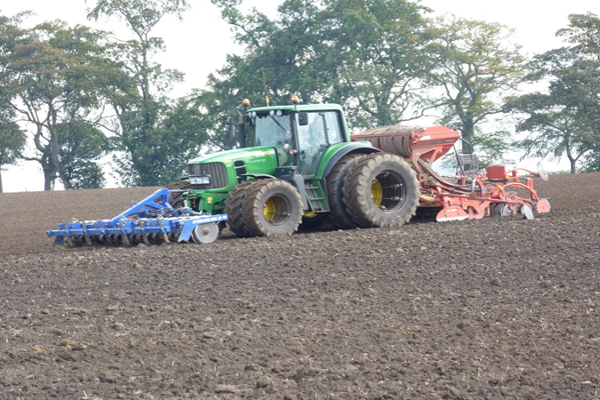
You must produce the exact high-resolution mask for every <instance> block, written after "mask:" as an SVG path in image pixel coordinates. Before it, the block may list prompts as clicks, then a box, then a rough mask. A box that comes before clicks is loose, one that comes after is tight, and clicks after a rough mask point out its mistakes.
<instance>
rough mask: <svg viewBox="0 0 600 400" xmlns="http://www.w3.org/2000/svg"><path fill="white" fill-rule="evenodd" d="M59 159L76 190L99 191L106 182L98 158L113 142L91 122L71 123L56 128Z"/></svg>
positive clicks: (73, 121) (67, 122)
mask: <svg viewBox="0 0 600 400" xmlns="http://www.w3.org/2000/svg"><path fill="white" fill-rule="evenodd" d="M56 132H57V134H58V138H59V139H58V143H59V146H60V148H59V159H60V162H61V164H62V166H63V168H64V173H65V175H66V176H67V178H68V180H69V183H70V185H71V188H72V189H98V188H102V187H103V186H104V184H105V183H106V181H105V178H104V173H103V172H102V167H101V166H100V165H99V164H98V159H99V158H100V157H102V156H104V155H106V154H107V152H108V151H109V150H110V141H109V140H108V139H107V137H106V136H105V135H104V133H103V132H102V131H100V130H99V129H97V128H95V127H94V126H92V125H91V124H90V123H89V122H88V121H77V120H69V121H66V122H63V123H60V124H58V125H57V126H56Z"/></svg>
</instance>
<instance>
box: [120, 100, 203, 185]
mask: <svg viewBox="0 0 600 400" xmlns="http://www.w3.org/2000/svg"><path fill="white" fill-rule="evenodd" d="M149 106H152V107H153V108H149ZM120 121H121V124H122V127H123V132H127V134H123V135H121V136H119V137H117V138H115V143H116V145H117V149H127V152H126V153H125V155H117V156H115V157H114V161H115V163H116V164H117V169H116V172H117V173H118V174H119V177H120V180H121V183H122V184H124V185H126V186H158V185H166V184H169V183H171V182H174V181H177V180H179V179H180V178H181V176H182V173H183V172H184V171H185V167H186V164H187V161H188V160H189V159H191V158H193V157H195V156H196V155H197V154H198V153H199V151H200V148H201V146H202V144H203V143H204V142H206V140H207V136H206V135H207V134H206V132H207V125H208V123H209V122H208V120H207V117H206V116H205V115H203V114H202V113H201V112H200V111H199V109H198V105H197V103H196V102H195V101H194V99H192V98H190V99H188V98H182V99H179V100H178V101H177V102H175V103H172V102H168V101H167V100H163V101H162V102H151V103H145V104H144V108H140V109H132V110H131V111H127V112H125V113H123V115H122V116H121V118H120Z"/></svg>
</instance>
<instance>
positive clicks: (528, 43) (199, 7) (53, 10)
mask: <svg viewBox="0 0 600 400" xmlns="http://www.w3.org/2000/svg"><path fill="white" fill-rule="evenodd" d="M191 3H192V9H191V10H190V11H188V12H186V13H185V14H184V16H183V21H178V20H176V19H175V18H173V17H169V18H166V19H165V20H163V21H161V23H160V24H159V25H158V26H157V28H156V30H155V31H153V34H154V35H155V36H158V37H162V38H163V39H164V40H165V45H166V49H167V51H166V53H165V54H163V55H161V57H160V58H159V59H158V60H157V61H158V62H160V63H161V64H162V65H163V66H164V67H166V68H175V69H178V70H180V71H182V72H184V73H185V82H184V83H183V84H180V85H178V86H177V87H175V88H174V90H173V92H172V95H173V96H176V97H177V96H182V95H184V94H186V93H188V92H189V91H190V90H191V89H193V88H203V87H204V85H205V84H206V78H207V76H208V75H209V74H210V73H211V72H214V71H215V70H217V69H218V68H220V67H222V66H223V65H224V64H225V57H226V55H227V54H231V53H236V52H240V51H241V48H239V46H237V45H235V44H234V43H233V41H232V33H231V31H230V28H229V26H228V25H227V24H226V23H225V22H224V21H223V20H222V19H221V17H220V13H219V10H218V9H217V8H216V7H215V6H213V5H212V4H210V1H209V0H191ZM279 3H280V1H273V0H245V1H244V5H245V6H246V7H257V8H258V9H259V10H261V11H263V12H264V13H266V14H267V15H269V16H275V15H276V8H277V4H279ZM552 3H553V4H550V2H548V1H546V0H544V1H541V0H504V1H501V2H491V1H481V0H421V4H422V5H424V6H426V7H429V8H431V9H433V10H434V15H436V14H446V13H452V14H454V15H456V16H459V17H463V18H469V19H478V20H484V21H487V22H499V23H501V24H504V25H506V26H508V27H510V28H513V29H515V35H514V40H515V42H517V43H519V44H521V45H522V46H523V49H522V50H523V53H524V54H525V55H532V54H535V53H541V52H544V51H547V50H550V49H552V48H556V47H559V46H561V41H560V40H558V39H557V38H556V37H555V33H556V31H557V30H559V29H561V28H564V27H566V26H567V25H568V15H569V14H579V13H587V12H592V13H594V14H600V2H598V1H597V0H570V1H565V2H552ZM93 4H95V1H94V0H87V2H86V0H52V1H49V0H19V1H9V0H0V14H2V15H6V16H12V15H15V14H16V13H18V12H21V11H25V10H29V11H33V12H34V13H35V14H36V16H35V17H33V18H30V19H29V21H30V22H31V23H32V24H33V23H38V22H42V21H46V20H54V19H60V20H63V21H66V22H67V23H69V24H71V25H75V24H82V25H88V26H91V27H93V28H96V29H104V30H108V31H112V32H115V37H116V38H120V39H122V38H124V37H127V35H129V33H128V32H127V30H126V29H125V28H124V27H123V24H122V23H120V22H119V21H117V20H114V19H110V20H109V19H101V20H99V21H98V22H95V21H88V20H87V19H86V15H87V9H88V7H91V6H92V5H93ZM526 164H528V165H525V167H529V168H533V167H534V165H533V164H532V161H529V162H527V163H526ZM535 164H537V162H536V163H535ZM567 166H568V164H565V162H564V160H563V161H562V162H558V163H557V162H548V163H547V165H546V166H545V167H546V169H548V170H550V171H552V170H556V169H560V170H565V169H567ZM552 167H555V168H554V169H553V168H552ZM2 178H3V185H4V192H6V193H8V192H21V191H39V190H43V188H44V181H43V175H42V172H41V168H40V167H39V164H38V163H36V162H21V163H20V164H18V165H17V166H11V167H8V169H7V170H5V171H2ZM110 186H114V183H112V184H110ZM58 188H59V187H57V189H58Z"/></svg>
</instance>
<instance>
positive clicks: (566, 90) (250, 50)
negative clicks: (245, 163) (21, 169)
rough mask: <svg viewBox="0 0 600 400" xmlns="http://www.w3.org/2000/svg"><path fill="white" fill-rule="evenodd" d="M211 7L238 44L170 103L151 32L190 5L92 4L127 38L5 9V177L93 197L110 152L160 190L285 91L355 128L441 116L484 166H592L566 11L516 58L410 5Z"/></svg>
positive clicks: (595, 49)
mask: <svg viewBox="0 0 600 400" xmlns="http://www.w3.org/2000/svg"><path fill="white" fill-rule="evenodd" d="M212 3H213V4H215V5H217V6H218V7H219V8H220V10H221V13H222V17H223V19H224V20H225V21H227V22H228V23H229V24H230V26H231V28H232V32H233V40H235V41H236V42H237V43H238V44H240V45H241V46H242V48H243V49H244V51H243V53H242V54H229V55H228V56H227V59H226V63H225V65H223V67H222V68H220V69H219V70H217V71H215V73H213V74H211V75H210V76H209V77H208V85H207V88H205V89H202V90H198V89H194V90H190V92H189V94H187V95H186V96H184V97H181V98H175V99H174V98H171V97H169V96H168V95H167V93H168V90H169V89H170V88H171V87H172V86H173V85H174V84H175V83H177V82H182V81H183V74H182V73H181V72H179V71H177V70H170V69H164V68H163V67H162V66H161V65H160V64H159V63H157V62H156V61H155V58H156V55H157V54H158V53H160V52H164V51H165V46H164V42H163V40H162V39H161V38H159V37H155V36H153V34H152V33H153V30H154V28H155V27H156V26H157V25H158V24H160V22H161V20H162V19H163V18H164V17H165V16H166V15H174V16H176V17H178V18H183V17H184V16H185V12H186V11H188V10H189V7H190V2H189V0H144V1H142V0H96V1H95V2H94V4H93V6H92V7H91V8H90V9H89V10H88V11H89V14H88V18H89V19H90V21H97V20H98V19H99V18H102V17H109V18H115V19H118V20H119V21H121V23H122V24H124V25H125V26H126V27H127V28H128V29H129V30H130V31H131V33H132V38H131V39H130V40H127V41H116V40H111V39H110V35H108V34H107V32H104V31H102V30H96V29H93V28H90V27H87V26H82V25H77V26H68V25H67V24H66V23H64V22H61V21H52V22H44V23H42V24H39V25H37V26H35V27H33V28H24V26H25V23H26V21H27V18H28V17H29V13H27V12H23V13H20V14H17V15H15V16H10V17H9V16H3V15H2V14H0V168H2V167H4V166H7V165H11V164H14V163H15V162H18V161H19V160H27V161H35V162H38V163H39V164H40V166H41V168H42V171H43V173H44V189H45V190H52V189H53V187H54V185H55V183H56V181H57V180H59V181H60V182H61V183H62V184H63V186H64V187H65V188H66V189H71V188H74V189H78V188H99V187H103V185H104V184H105V179H106V178H105V176H104V173H103V170H102V168H101V166H100V165H99V160H100V159H101V158H102V157H104V156H106V155H112V158H113V162H114V165H115V170H114V174H115V177H116V178H117V179H118V181H119V183H120V184H121V185H125V186H160V185H166V184H168V183H170V182H174V181H177V180H178V179H179V177H180V176H181V174H182V173H183V172H184V170H185V165H186V162H187V161H188V160H189V159H191V158H193V157H195V156H197V155H198V154H200V152H201V151H207V149H212V150H218V149H225V148H226V146H227V144H226V143H227V141H226V130H227V128H226V124H225V121H226V118H227V117H228V116H232V115H235V113H236V110H237V108H238V106H239V104H240V103H241V99H243V98H249V99H250V100H251V101H252V102H253V104H264V102H265V101H266V99H268V101H269V102H270V104H288V102H289V98H290V96H291V95H292V94H295V95H298V96H299V97H300V99H301V101H303V102H310V103H321V102H333V103H339V104H342V105H344V106H345V109H346V110H347V118H348V121H349V124H350V127H351V129H353V130H360V129H366V128H371V127H374V126H380V125H394V124H400V123H410V121H414V120H417V119H419V118H421V117H423V116H431V115H436V116H437V119H438V121H437V122H438V123H440V124H444V125H447V126H450V127H452V128H455V129H457V130H459V131H460V132H461V134H462V137H463V138H464V139H466V140H467V141H469V142H471V143H472V144H473V145H474V146H475V148H476V149H478V153H480V154H481V153H483V155H484V162H485V163H486V164H491V163H497V162H506V161H507V160H506V159H505V157H506V154H507V153H508V152H509V151H510V150H513V149H519V150H520V151H521V152H522V153H523V154H525V156H531V157H542V158H550V159H551V158H561V157H565V156H566V157H567V158H568V159H569V161H570V163H571V172H573V173H575V172H577V171H600V132H599V129H600V128H599V127H600V124H598V123H596V120H597V119H598V118H599V117H600V114H599V108H600V107H599V106H600V73H599V72H600V19H599V18H598V17H597V16H596V15H594V14H592V13H588V14H573V15H570V16H569V19H568V25H567V26H566V27H565V28H563V29H561V30H559V31H558V32H557V35H558V36H559V37H561V38H562V39H563V43H564V46H563V47H560V48H558V49H553V50H550V51H548V52H545V53H543V54H537V55H534V56H533V57H531V58H530V59H527V58H526V57H525V56H524V55H523V54H522V51H521V47H520V46H519V45H518V44H516V43H514V41H513V31H512V30H511V29H509V28H508V27H506V26H503V25H501V24H497V23H494V22H485V21H476V20H469V19H464V18H460V17H456V16H444V17H430V15H431V12H432V11H433V10H431V9H428V8H427V7H424V6H422V5H420V4H419V3H418V2H411V1H408V0H301V1H299V0H286V1H284V2H283V3H282V4H281V5H280V6H279V8H278V13H277V16H276V17H274V18H269V17H267V16H266V15H265V14H264V13H261V12H260V11H259V10H256V9H253V10H252V11H250V12H246V13H245V12H243V11H242V0H212ZM200 6H201V5H200ZM528 84H535V87H541V88H542V89H540V90H539V91H533V90H529V91H527V90H525V89H523V88H526V87H533V86H531V85H529V86H528ZM509 116H510V118H508V117H509ZM509 120H510V121H514V123H513V124H512V126H510V127H508V128H507V126H506V124H505V123H504V124H502V123H496V124H494V123H493V122H494V121H509ZM513 130H514V131H516V132H520V133H522V134H523V135H522V137H524V139H521V140H515V139H514V138H513V133H512V131H513ZM27 139H29V142H30V143H32V145H31V144H30V145H27ZM1 188H2V186H1V175H0V191H1Z"/></svg>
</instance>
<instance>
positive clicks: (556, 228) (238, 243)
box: [0, 174, 600, 400]
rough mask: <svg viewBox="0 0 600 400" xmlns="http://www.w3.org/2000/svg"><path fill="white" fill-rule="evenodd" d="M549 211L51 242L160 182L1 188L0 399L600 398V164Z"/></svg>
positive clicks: (574, 181) (557, 180)
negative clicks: (97, 243) (265, 234)
mask: <svg viewBox="0 0 600 400" xmlns="http://www.w3.org/2000/svg"><path fill="white" fill-rule="evenodd" d="M535 184H536V187H537V188H538V190H539V193H540V195H541V196H542V197H551V198H552V200H551V204H552V211H551V212H550V213H549V214H546V215H543V216H539V217H537V218H536V219H535V220H531V221H528V220H524V219H521V218H516V217H514V218H513V217H506V218H501V217H494V218H486V219H483V220H479V221H462V222H453V223H444V224H440V223H435V222H430V223H425V222H420V221H413V222H412V223H411V224H409V225H406V226H404V227H402V228H400V229H369V230H348V231H341V230H330V231H325V232H309V233H298V234H295V235H293V236H291V237H285V238H252V239H237V238H234V237H233V236H231V235H227V234H224V235H223V237H222V238H220V239H219V240H217V241H216V242H214V243H212V244H210V245H193V244H179V245H177V244H173V245H163V246H152V247H148V246H144V245H140V246H137V247H133V248H77V249H67V248H64V247H52V246H51V242H52V241H51V240H50V239H49V238H48V237H46V235H45V231H46V230H48V229H55V228H56V224H57V223H58V222H61V221H70V220H71V218H73V217H75V218H78V219H92V218H110V217H113V216H114V215H116V214H118V213H119V212H121V211H123V210H124V209H126V208H128V206H129V203H130V201H131V200H140V199H142V198H144V197H145V196H146V195H148V194H150V193H152V192H153V191H154V190H155V189H156V188H136V189H104V190H83V191H63V192H32V193H10V194H0V206H1V211H0V212H1V213H2V214H1V215H2V217H1V218H0V222H1V227H2V230H1V232H0V293H1V297H0V302H1V306H0V399H51V398H57V399H188V398H190V399H297V400H300V399H313V400H314V399H442V398H443V399H595V398H598V397H600V261H599V257H600V174H581V175H575V176H571V175H561V176H552V177H551V180H550V181H549V182H542V181H539V180H536V181H535Z"/></svg>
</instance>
